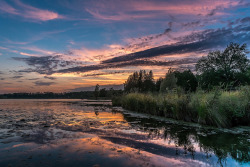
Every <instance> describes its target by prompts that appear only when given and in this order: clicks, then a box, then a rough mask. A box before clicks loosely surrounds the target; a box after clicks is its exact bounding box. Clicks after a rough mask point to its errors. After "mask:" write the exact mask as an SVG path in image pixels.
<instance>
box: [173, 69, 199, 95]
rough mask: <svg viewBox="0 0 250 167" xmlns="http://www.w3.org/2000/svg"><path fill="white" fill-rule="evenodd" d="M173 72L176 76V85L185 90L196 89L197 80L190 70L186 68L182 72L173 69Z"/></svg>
mask: <svg viewBox="0 0 250 167" xmlns="http://www.w3.org/2000/svg"><path fill="white" fill-rule="evenodd" d="M174 74H175V77H176V78H177V82H176V84H177V86H180V87H181V88H183V89H184V90H185V91H186V92H187V91H191V92H194V91H196V88H197V86H198V81H197V79H196V77H195V75H194V74H193V73H192V72H191V71H190V70H186V71H183V72H179V71H175V72H174Z"/></svg>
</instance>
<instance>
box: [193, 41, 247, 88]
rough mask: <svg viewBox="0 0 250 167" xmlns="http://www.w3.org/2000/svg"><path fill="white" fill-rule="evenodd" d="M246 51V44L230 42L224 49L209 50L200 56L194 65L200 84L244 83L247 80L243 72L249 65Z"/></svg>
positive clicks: (245, 71)
mask: <svg viewBox="0 0 250 167" xmlns="http://www.w3.org/2000/svg"><path fill="white" fill-rule="evenodd" d="M246 53H248V52H247V50H246V44H243V45H239V44H237V43H231V44H230V45H228V46H227V48H226V49H225V50H224V51H213V52H209V53H208V56H206V57H202V58H201V59H200V60H199V61H198V62H197V64H196V66H195V67H196V71H197V73H198V75H200V76H199V82H200V83H201V86H203V87H205V88H207V87H209V86H217V85H219V84H224V85H225V86H228V85H230V84H233V86H237V85H239V84H245V83H246V82H247V81H246V80H245V79H246V78H245V77H244V75H243V74H246V73H247V69H248V67H249V60H248V58H247V56H246Z"/></svg>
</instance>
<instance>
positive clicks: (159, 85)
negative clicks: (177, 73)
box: [155, 77, 163, 92]
mask: <svg viewBox="0 0 250 167" xmlns="http://www.w3.org/2000/svg"><path fill="white" fill-rule="evenodd" d="M162 81H163V78H162V77H160V78H159V79H158V80H157V81H156V83H155V90H156V92H159V91H160V88H161V83H162Z"/></svg>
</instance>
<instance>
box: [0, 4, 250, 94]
mask: <svg viewBox="0 0 250 167" xmlns="http://www.w3.org/2000/svg"><path fill="white" fill-rule="evenodd" d="M249 8H250V1H249V0H242V1H236V0H227V1H223V0H213V1H211V0H186V1H182V0H157V1H151V0H137V1H133V0H128V1H122V0H108V1H81V0H74V1H69V0H63V1H61V0H53V1H31V0H13V1H9V0H1V1H0V94H3V93H13V92H67V91H72V90H76V89H77V90H81V88H83V89H82V90H84V88H85V87H91V86H95V85H96V84H100V85H122V84H123V83H124V82H125V80H126V79H127V77H128V76H129V75H130V74H131V73H133V72H134V71H139V70H140V69H145V70H147V71H149V70H153V72H154V77H155V78H156V79H157V78H159V77H163V76H164V75H165V74H166V72H167V70H168V69H169V68H170V67H171V68H174V69H180V70H184V69H191V70H194V63H195V62H196V61H197V59H198V58H200V57H201V56H205V55H207V53H208V52H209V51H212V50H215V49H219V50H220V49H222V48H225V47H226V46H227V45H228V44H229V43H230V42H237V43H239V44H243V43H246V44H247V47H248V49H249V47H250V44H249V42H250V33H249V32H250V11H249ZM248 57H249V54H248Z"/></svg>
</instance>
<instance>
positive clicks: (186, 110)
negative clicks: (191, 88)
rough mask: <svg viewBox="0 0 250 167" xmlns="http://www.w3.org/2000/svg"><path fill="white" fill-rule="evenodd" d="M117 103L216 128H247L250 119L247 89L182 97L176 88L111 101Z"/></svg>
mask: <svg viewBox="0 0 250 167" xmlns="http://www.w3.org/2000/svg"><path fill="white" fill-rule="evenodd" d="M117 101H119V102H117ZM119 103H120V104H121V105H120V106H122V107H124V108H125V109H128V110H132V111H137V112H143V113H148V114H152V115H157V116H164V117H168V118H174V119H178V120H184V121H192V122H198V123H200V124H205V125H212V126H216V127H232V126H236V125H249V119H250V87H241V88H240V89H239V90H237V91H231V92H229V91H224V90H221V89H219V88H216V89H214V90H212V91H210V92H205V91H202V90H199V91H197V92H196V93H189V94H185V93H184V92H183V91H182V89H179V88H177V89H176V91H172V92H169V93H162V94H155V95H153V94H141V93H130V94H127V95H125V96H123V97H121V98H120V99H119V100H117V99H115V100H114V101H113V104H119Z"/></svg>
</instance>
